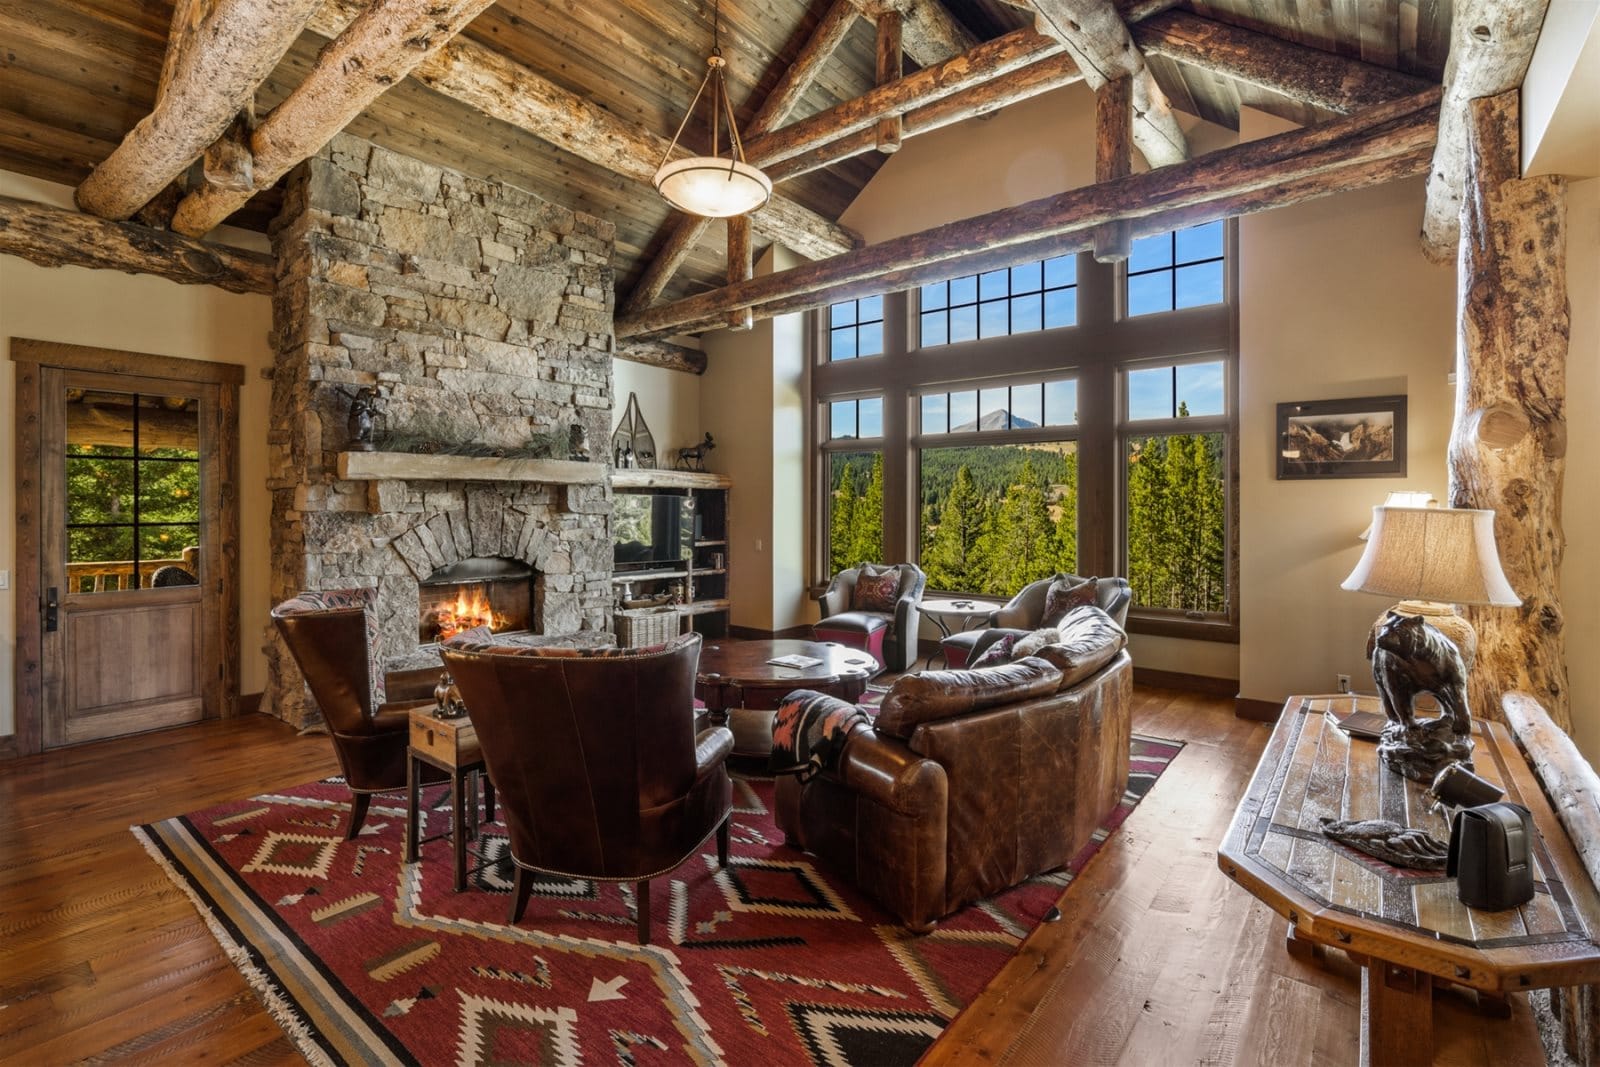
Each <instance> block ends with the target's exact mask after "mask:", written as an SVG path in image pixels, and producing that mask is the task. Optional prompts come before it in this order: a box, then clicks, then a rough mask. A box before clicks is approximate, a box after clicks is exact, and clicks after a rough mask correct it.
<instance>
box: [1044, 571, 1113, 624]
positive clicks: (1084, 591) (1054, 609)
mask: <svg viewBox="0 0 1600 1067" xmlns="http://www.w3.org/2000/svg"><path fill="white" fill-rule="evenodd" d="M1099 585H1100V579H1098V578H1085V579H1083V580H1082V581H1079V582H1074V581H1073V580H1072V579H1071V578H1067V577H1061V578H1057V579H1056V580H1055V581H1053V582H1051V583H1050V588H1049V589H1048V590H1046V591H1045V594H1044V618H1043V619H1041V620H1040V626H1041V627H1045V628H1053V627H1056V626H1060V625H1061V620H1062V619H1064V618H1066V617H1067V612H1069V611H1071V610H1072V609H1073V608H1086V607H1094V606H1095V605H1097V604H1099V603H1100V592H1099V588H1098V587H1099Z"/></svg>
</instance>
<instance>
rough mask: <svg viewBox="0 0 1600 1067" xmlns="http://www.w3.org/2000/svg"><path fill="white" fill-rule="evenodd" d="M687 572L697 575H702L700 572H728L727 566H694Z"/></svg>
mask: <svg viewBox="0 0 1600 1067" xmlns="http://www.w3.org/2000/svg"><path fill="white" fill-rule="evenodd" d="M689 573H690V574H693V575H697V576H698V575H702V574H727V573H728V568H726V567H694V568H691V569H690V571H689Z"/></svg>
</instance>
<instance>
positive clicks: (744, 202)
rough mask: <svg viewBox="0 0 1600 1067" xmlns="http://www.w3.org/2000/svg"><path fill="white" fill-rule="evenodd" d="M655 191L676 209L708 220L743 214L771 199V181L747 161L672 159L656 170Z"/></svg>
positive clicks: (692, 157) (693, 157)
mask: <svg viewBox="0 0 1600 1067" xmlns="http://www.w3.org/2000/svg"><path fill="white" fill-rule="evenodd" d="M655 187H656V191H657V192H659V193H660V194H661V196H662V198H663V199H664V200H666V201H667V203H669V204H671V205H672V206H673V207H675V208H677V209H678V210H679V211H686V212H688V213H689V214H691V215H701V216H704V217H706V218H711V219H726V218H731V217H733V216H735V215H746V214H749V213H750V212H752V211H755V210H756V209H757V208H760V207H764V206H765V205H766V203H767V201H768V200H770V199H772V182H771V180H770V179H768V177H767V176H766V175H765V174H763V173H761V171H759V170H757V169H756V168H755V167H752V166H751V165H750V164H748V163H743V162H740V161H738V160H727V159H722V158H719V157H717V156H690V157H689V158H687V159H675V160H673V161H672V162H670V163H667V164H665V165H663V166H662V168H661V169H660V170H658V171H656V176H655Z"/></svg>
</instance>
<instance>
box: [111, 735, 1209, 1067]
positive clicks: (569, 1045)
mask: <svg viewBox="0 0 1600 1067" xmlns="http://www.w3.org/2000/svg"><path fill="white" fill-rule="evenodd" d="M1181 748H1182V745H1181V744H1179V743H1176V742H1171V741H1162V740H1159V739H1156V738H1148V737H1138V736H1135V738H1134V741H1133V750H1132V754H1133V762H1132V771H1131V774H1130V776H1129V783H1128V790H1127V792H1126V794H1125V795H1124V797H1123V800H1122V803H1121V804H1120V805H1119V806H1118V808H1117V809H1116V811H1114V812H1113V813H1112V815H1111V816H1110V818H1108V819H1107V820H1106V824H1105V825H1104V826H1103V827H1102V828H1101V829H1100V831H1099V832H1098V833H1097V834H1096V835H1095V839H1094V841H1093V842H1091V843H1090V844H1089V845H1088V846H1087V847H1086V848H1084V850H1083V851H1082V852H1081V853H1080V854H1079V855H1078V856H1077V857H1075V858H1074V860H1073V862H1072V864H1071V865H1070V866H1069V867H1068V868H1067V869H1066V870H1064V871H1059V872H1055V873H1053V874H1049V875H1044V876H1042V877H1039V878H1035V879H1033V880H1031V881H1029V882H1027V883H1025V884H1024V885H1021V886H1018V887H1016V888H1015V889H1012V890H1009V891H1007V892H1005V893H1002V894H1000V895H999V896H997V897H994V898H993V899H991V900H987V901H984V902H982V903H980V904H976V905H973V906H971V907H968V908H965V909H963V910H962V911H960V912H958V913H957V914H955V915H952V916H950V917H949V918H947V919H945V920H944V921H943V922H941V923H940V924H939V927H938V929H937V930H936V931H934V932H933V933H931V934H927V935H925V936H921V937H919V936H916V935H913V934H908V933H906V932H905V931H904V930H903V929H901V928H900V927H899V926H898V925H897V924H896V923H895V922H894V921H893V920H892V919H891V918H890V917H889V916H888V915H887V914H886V913H885V912H884V911H883V910H882V909H881V908H879V907H877V906H876V905H875V904H873V903H872V902H871V901H870V900H869V899H867V898H866V897H864V896H862V895H861V894H860V893H858V892H857V891H856V890H855V889H854V888H853V887H851V886H850V885H848V884H847V883H846V882H845V881H844V880H843V879H842V878H838V877H836V876H834V875H833V874H831V873H829V872H827V871H826V870H825V869H823V868H821V867H820V866H815V865H813V863H812V861H811V858H810V857H807V856H806V855H805V854H803V853H801V852H798V851H795V850H793V849H790V848H786V847H784V845H783V844H782V840H783V838H782V834H781V833H780V832H779V831H778V829H777V827H776V826H775V825H774V822H773V818H772V815H771V814H770V809H771V799H772V782H771V781H770V780H765V779H760V778H737V777H736V778H735V781H734V828H733V835H732V837H733V847H732V854H731V856H730V859H729V866H728V868H727V869H726V870H718V868H717V865H716V855H715V849H714V847H708V851H707V852H706V854H704V855H699V856H695V857H692V858H691V859H690V860H689V861H688V862H686V863H685V864H683V866H681V867H679V868H678V869H677V870H676V871H674V872H672V874H671V875H669V876H667V877H664V878H662V879H659V880H657V882H656V883H655V888H656V892H655V893H654V894H652V897H653V905H654V937H655V939H656V941H657V943H656V944H654V945H649V946H644V947H641V946H639V945H637V944H635V943H634V940H633V927H634V919H633V912H632V909H633V905H634V894H633V892H632V889H631V886H626V885H617V884H613V883H596V882H588V881H583V880H580V879H560V878H546V879H544V880H542V881H539V882H537V883H536V885H535V889H534V895H533V898H532V900H530V902H529V904H528V910H527V913H526V915H525V916H524V917H523V920H522V922H520V923H519V924H517V925H516V926H514V927H512V926H507V925H506V924H505V911H506V904H507V894H508V893H509V892H510V889H511V881H510V875H511V872H510V870H509V863H510V861H509V859H508V858H504V857H505V847H506V845H505V837H504V834H503V827H499V826H490V827H488V828H486V830H485V832H484V834H483V844H484V847H485V849H486V852H487V855H488V857H489V858H490V860H491V862H490V863H488V864H487V866H485V867H484V868H483V869H482V870H480V871H478V872H476V873H475V874H473V875H472V876H471V877H470V879H469V882H470V885H469V889H468V891H467V892H464V893H459V894H458V893H455V892H452V890H451V882H452V877H451V860H450V845H449V842H448V841H437V842H433V843H431V844H428V845H425V846H424V848H423V856H422V862H420V863H416V864H409V865H408V864H404V863H402V862H401V856H402V852H403V844H402V841H403V833H404V824H405V812H404V808H403V807H402V806H401V804H400V803H396V802H395V801H394V800H393V799H391V798H390V797H387V796H384V797H377V798H374V802H373V807H372V810H371V812H370V814H369V815H368V817H367V827H366V828H365V829H364V830H363V832H362V834H361V836H360V837H358V838H357V839H356V840H354V841H345V840H343V835H342V833H341V827H342V825H343V823H344V820H345V818H346V814H347V809H348V799H349V793H348V792H347V791H346V790H345V788H344V787H343V785H342V784H341V783H339V782H338V780H336V779H335V780H330V781H327V782H315V783H311V784H308V785H304V786H299V787H297V788H294V789H289V790H286V791H284V792H282V793H275V794H268V795H264V796H257V797H251V798H249V799H247V800H240V801H235V802H233V803H229V804H222V805H219V806H217V807H214V808H209V809H207V810H205V811H197V812H193V813H191V814H188V815H182V816H178V817H177V818H173V819H167V820H165V821H163V822H158V823H152V824H150V825H146V826H141V827H135V828H134V833H135V834H137V835H138V836H139V837H140V839H141V840H142V841H143V842H144V844H145V847H146V848H147V849H148V850H149V852H150V854H151V855H152V856H153V857H155V859H156V861H157V862H158V863H160V864H161V865H162V866H163V867H164V868H165V869H166V871H167V872H168V874H169V875H171V877H172V879H173V881H174V882H176V883H177V884H178V885H179V886H180V887H182V888H183V889H184V890H185V891H187V892H188V893H189V895H190V897H191V898H192V899H193V900H194V902H195V906H196V907H197V908H198V909H199V910H200V913H201V915H202V916H203V917H204V918H205V920H206V922H207V923H208V925H209V926H210V927H211V930H212V932H213V933H214V934H215V935H216V937H217V940H218V941H219V942H220V943H221V945H222V947H223V949H224V951H226V952H227V953H228V955H229V956H230V958H232V960H233V962H234V963H235V965H237V966H238V967H239V969H240V971H241V972H243V974H244V976H245V978H246V979H247V980H248V981H249V982H250V984H251V985H252V986H253V987H254V988H255V989H256V991H257V992H258V993H259V994H260V996H261V998H262V1000H263V1001H264V1002H265V1004H266V1005H267V1008H268V1009H269V1010H270V1011H271V1012H272V1014H273V1015H274V1017H275V1018H277V1020H278V1021H279V1022H280V1023H281V1024H282V1025H283V1027H284V1029H285V1030H286V1031H287V1032H288V1034H289V1035H290V1037H291V1038H292V1039H293V1041H294V1042H295V1044H296V1046H297V1047H298V1048H299V1050H300V1051H301V1052H302V1053H303V1054H304V1055H305V1057H306V1058H307V1059H308V1060H310V1061H311V1062H313V1063H360V1064H367V1063H380V1062H382V1063H424V1064H459V1065H462V1067H467V1065H472V1064H480V1063H483V1064H487V1063H545V1064H562V1065H575V1064H579V1063H583V1064H589V1065H594V1064H605V1063H617V1064H621V1065H624V1067H634V1065H638V1067H645V1065H649V1064H666V1063H674V1064H676V1063H685V1062H688V1063H733V1064H762V1065H765V1067H777V1065H780V1064H808V1063H809V1064H851V1065H867V1064H870V1065H873V1067H879V1065H884V1067H889V1065H896V1064H911V1063H913V1062H915V1061H916V1059H917V1058H918V1057H919V1056H920V1055H921V1054H922V1053H923V1052H924V1051H925V1050H926V1049H927V1047H928V1045H929V1044H931V1043H932V1041H933V1039H934V1038H935V1037H937V1036H938V1034H939V1032H940V1031H941V1030H943V1029H944V1027H945V1026H946V1025H947V1024H948V1023H949V1022H950V1020H951V1019H953V1018H954V1017H955V1015H956V1013H957V1012H959V1011H960V1010H961V1008H962V1007H963V1006H964V1005H965V1004H967V1003H968V1002H969V1001H970V1000H972V999H973V997H975V996H976V995H977V994H978V992H979V991H980V990H982V989H983V987H984V986H985V985H986V984H987V983H988V982H989V981H990V979H992V978H993V977H994V975H995V974H996V973H998V972H999V970H1000V968H1001V966H1002V965H1003V964H1004V963H1005V961H1006V960H1007V959H1008V958H1010V956H1011V955H1012V954H1013V953H1014V952H1016V950H1017V947H1018V946H1019V945H1020V944H1021V943H1022V940H1023V938H1025V937H1026V936H1027V935H1028V933H1029V931H1031V930H1032V929H1033V928H1034V927H1035V926H1036V925H1037V924H1038V923H1039V921H1040V919H1041V918H1042V917H1043V916H1044V914H1045V913H1046V912H1047V911H1049V909H1050V908H1051V906H1052V905H1053V904H1054V903H1055V901H1056V899H1057V898H1058V897H1059V896H1060V894H1061V890H1062V888H1063V887H1064V886H1065V885H1066V884H1067V883H1068V882H1069V881H1071V879H1072V874H1073V872H1076V871H1079V870H1082V869H1083V865H1084V864H1085V863H1087V862H1088V860H1089V858H1090V857H1091V856H1092V855H1093V854H1094V852H1095V851H1096V850H1097V849H1099V847H1100V845H1101V843H1102V842H1103V841H1104V840H1105V838H1106V836H1108V835H1109V834H1110V833H1112V832H1113V831H1114V830H1115V829H1116V828H1117V827H1118V826H1120V825H1121V823H1122V821H1123V820H1124V819H1125V818H1127V815H1128V813H1129V812H1130V811H1132V810H1133V808H1134V806H1135V805H1136V804H1138V802H1139V800H1140V799H1141V798H1142V797H1143V796H1144V795H1145V793H1147V792H1148V791H1149V789H1150V787H1151V786H1152V785H1154V784H1155V781H1156V779H1157V778H1158V777H1160V775H1161V773H1162V771H1163V770H1165V769H1166V766H1167V764H1168V763H1169V762H1170V761H1171V760H1172V759H1173V757H1175V756H1176V755H1177V754H1178V752H1179V750H1180V749H1181ZM444 793H445V789H444V787H436V788H434V789H432V790H430V791H429V793H428V794H426V795H425V802H426V804H425V806H426V807H427V809H428V810H427V812H426V825H425V827H424V834H425V835H426V834H428V833H437V832H439V831H440V830H442V829H443V828H444V827H445V826H446V825H447V820H448V808H447V807H446V806H445V805H446V800H445V796H444ZM708 846H710V843H709V842H708ZM497 857H498V858H497Z"/></svg>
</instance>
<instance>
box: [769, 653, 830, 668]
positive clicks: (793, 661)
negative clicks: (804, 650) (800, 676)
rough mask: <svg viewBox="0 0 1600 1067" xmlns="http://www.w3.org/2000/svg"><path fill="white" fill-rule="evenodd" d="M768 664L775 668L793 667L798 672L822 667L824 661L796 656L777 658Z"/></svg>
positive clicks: (770, 660)
mask: <svg viewBox="0 0 1600 1067" xmlns="http://www.w3.org/2000/svg"><path fill="white" fill-rule="evenodd" d="M767 662H768V663H770V664H772V665H773V666H774V667H793V668H794V669H795V670H797V671H803V670H807V669H809V668H811V667H819V666H821V665H822V661H821V660H820V659H816V658H815V657H812V656H796V655H789V656H775V657H773V658H772V659H769V660H767Z"/></svg>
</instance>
